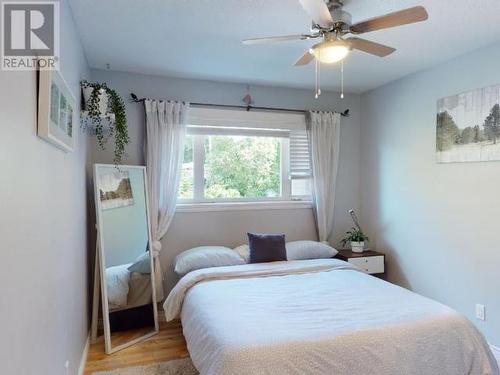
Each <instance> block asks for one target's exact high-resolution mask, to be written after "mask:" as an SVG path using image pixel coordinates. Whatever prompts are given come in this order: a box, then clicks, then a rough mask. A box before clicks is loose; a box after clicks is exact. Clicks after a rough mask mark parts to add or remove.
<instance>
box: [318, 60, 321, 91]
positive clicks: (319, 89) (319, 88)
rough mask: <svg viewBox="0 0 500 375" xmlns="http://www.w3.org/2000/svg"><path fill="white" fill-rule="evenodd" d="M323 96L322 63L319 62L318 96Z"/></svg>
mask: <svg viewBox="0 0 500 375" xmlns="http://www.w3.org/2000/svg"><path fill="white" fill-rule="evenodd" d="M320 95H321V61H318V96H320Z"/></svg>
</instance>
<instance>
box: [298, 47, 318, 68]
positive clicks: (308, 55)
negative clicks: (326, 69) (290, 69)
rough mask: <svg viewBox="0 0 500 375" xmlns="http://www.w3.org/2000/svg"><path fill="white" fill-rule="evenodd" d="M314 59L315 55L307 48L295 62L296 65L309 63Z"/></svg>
mask: <svg viewBox="0 0 500 375" xmlns="http://www.w3.org/2000/svg"><path fill="white" fill-rule="evenodd" d="M313 60H314V55H313V54H312V53H311V52H309V50H307V51H306V52H305V53H304V54H303V55H302V56H300V58H299V59H298V60H297V61H296V62H295V64H293V65H294V66H302V65H307V64H309V63H310V62H311V61H313Z"/></svg>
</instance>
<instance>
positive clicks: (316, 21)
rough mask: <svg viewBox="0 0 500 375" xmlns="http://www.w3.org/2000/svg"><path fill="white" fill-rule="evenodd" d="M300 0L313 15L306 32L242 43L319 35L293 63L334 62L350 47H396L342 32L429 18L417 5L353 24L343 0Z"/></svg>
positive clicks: (383, 52)
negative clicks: (344, 8) (319, 40)
mask: <svg viewBox="0 0 500 375" xmlns="http://www.w3.org/2000/svg"><path fill="white" fill-rule="evenodd" d="M299 2H300V4H301V5H302V7H303V8H304V10H305V11H306V12H307V13H308V14H309V16H311V18H312V19H313V21H312V27H311V32H310V33H309V34H299V35H284V36H276V37H266V38H253V39H245V40H243V44H260V43H274V42H284V41H290V40H307V39H316V38H322V39H323V40H322V41H321V42H320V43H317V44H315V45H313V46H312V47H311V48H310V49H309V50H307V51H306V52H305V53H304V54H303V55H302V56H301V57H300V58H299V59H298V60H297V61H296V62H295V64H294V65H295V66H301V65H307V64H309V63H310V62H311V61H312V60H314V58H316V59H317V60H318V61H320V62H322V63H327V64H331V63H336V62H339V61H341V60H343V59H344V58H345V57H346V56H347V55H348V54H349V52H350V51H351V50H352V49H357V50H360V51H363V52H366V53H370V54H372V55H375V56H379V57H385V56H387V55H390V54H391V53H393V52H394V51H395V50H396V49H395V48H392V47H388V46H385V45H383V44H379V43H375V42H372V41H369V40H366V39H361V38H358V37H356V36H353V37H349V38H344V36H345V35H347V34H353V35H359V34H364V33H368V32H371V31H376V30H381V29H387V28H390V27H396V26H402V25H407V24H411V23H416V22H421V21H425V20H426V19H427V18H428V14H427V11H426V10H425V8H424V7H422V6H416V7H413V8H408V9H404V10H400V11H397V12H393V13H389V14H385V15H383V16H379V17H374V18H371V19H368V20H365V21H361V22H358V23H356V24H352V23H351V19H352V17H351V14H350V13H349V12H346V11H345V10H343V9H342V8H343V6H344V2H343V0H325V1H324V0H299Z"/></svg>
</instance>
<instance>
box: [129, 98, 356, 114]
mask: <svg viewBox="0 0 500 375" xmlns="http://www.w3.org/2000/svg"><path fill="white" fill-rule="evenodd" d="M130 97H131V99H130V101H131V102H132V103H142V102H144V101H145V100H146V99H147V98H138V97H137V95H135V94H134V93H133V92H132V93H130ZM189 104H190V105H192V106H195V107H216V108H234V109H245V110H246V111H247V112H248V111H250V110H251V109H256V110H261V111H279V112H295V113H307V112H308V111H306V110H301V109H290V108H274V107H254V106H251V105H248V106H244V105H234V104H210V103H189ZM335 113H339V114H340V115H341V116H343V117H349V109H346V110H345V111H344V112H337V111H335Z"/></svg>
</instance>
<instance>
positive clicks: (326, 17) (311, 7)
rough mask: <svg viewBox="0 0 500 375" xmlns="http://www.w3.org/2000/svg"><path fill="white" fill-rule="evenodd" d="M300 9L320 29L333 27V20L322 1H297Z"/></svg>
mask: <svg viewBox="0 0 500 375" xmlns="http://www.w3.org/2000/svg"><path fill="white" fill-rule="evenodd" d="M299 2H300V5H302V8H304V10H305V11H306V12H307V14H309V15H310V16H311V18H312V19H313V21H314V23H315V24H317V25H320V26H321V27H330V26H332V25H333V19H332V16H331V14H330V11H329V10H328V7H327V6H326V4H325V2H324V1H323V0H299Z"/></svg>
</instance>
